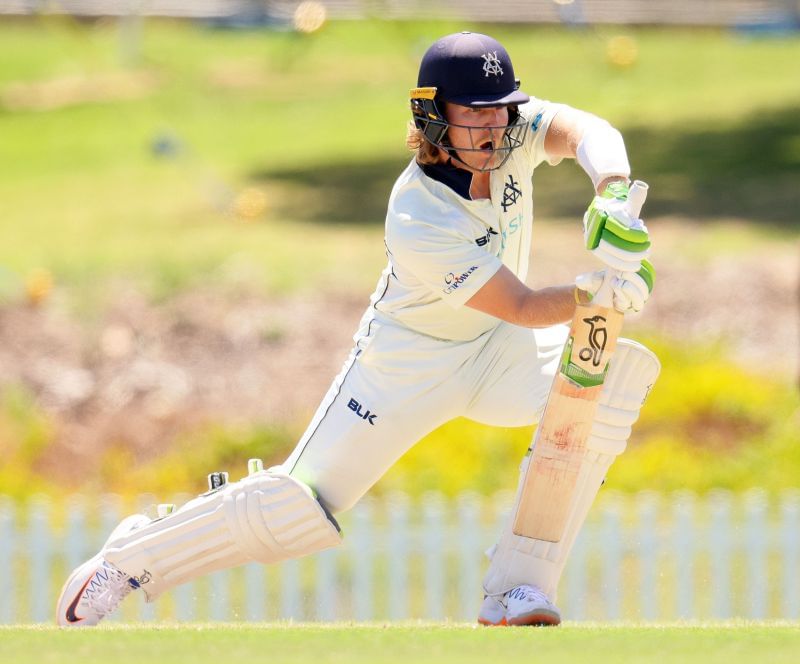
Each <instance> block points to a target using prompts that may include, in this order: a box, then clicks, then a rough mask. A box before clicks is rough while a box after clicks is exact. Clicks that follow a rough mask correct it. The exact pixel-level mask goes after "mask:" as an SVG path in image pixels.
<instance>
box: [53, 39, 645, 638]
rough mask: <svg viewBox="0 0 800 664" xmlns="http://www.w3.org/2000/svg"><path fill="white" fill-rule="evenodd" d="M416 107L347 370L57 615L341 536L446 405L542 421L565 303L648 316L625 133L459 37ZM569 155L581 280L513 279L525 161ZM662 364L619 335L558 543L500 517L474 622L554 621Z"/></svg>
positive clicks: (427, 68)
mask: <svg viewBox="0 0 800 664" xmlns="http://www.w3.org/2000/svg"><path fill="white" fill-rule="evenodd" d="M410 103H411V111H412V121H411V122H410V123H409V128H408V133H407V137H406V143H407V145H408V147H409V148H410V149H411V150H412V151H413V152H414V157H413V159H412V160H411V162H410V163H409V164H408V167H407V168H406V169H405V170H404V171H403V172H402V173H401V174H400V176H399V177H398V179H397V181H396V182H395V185H394V188H393V190H392V193H391V196H390V197H389V203H388V211H387V215H386V236H385V243H386V253H387V256H388V265H387V266H386V269H385V270H384V271H383V273H382V274H381V276H380V279H379V280H378V285H377V288H376V290H375V293H374V294H373V295H372V297H371V299H370V303H369V306H368V307H367V310H366V311H365V313H364V316H363V318H362V320H361V323H360V326H359V329H358V331H357V333H356V334H355V336H354V341H355V344H354V346H353V349H352V351H351V353H350V355H349V357H348V359H347V360H346V362H345V364H344V366H343V368H342V370H341V373H340V374H339V375H338V376H337V377H336V378H335V379H334V381H333V384H332V385H331V387H330V389H329V390H328V392H327V394H326V396H325V397H324V399H323V401H322V403H321V404H320V406H319V408H318V410H317V411H316V414H315V415H314V417H313V419H312V421H311V423H310V424H309V426H308V429H307V430H306V432H305V434H304V435H303V436H302V438H301V439H300V441H299V442H298V444H297V446H296V448H295V449H294V451H293V452H292V454H291V455H290V456H289V458H288V459H287V460H286V461H285V462H284V463H283V464H282V465H280V466H276V467H273V468H269V469H268V470H263V468H262V467H261V466H260V464H259V463H257V462H253V463H251V467H250V472H249V475H248V476H247V477H245V478H243V479H240V480H238V481H232V482H227V481H226V479H227V478H224V477H222V478H218V479H219V480H220V481H218V482H217V483H216V484H215V485H214V487H212V489H211V490H210V491H208V492H207V493H204V494H202V495H200V496H198V497H197V498H194V499H193V500H190V501H189V502H188V503H186V504H185V505H183V506H182V507H180V508H179V509H177V510H172V511H170V510H163V511H162V513H161V514H160V515H159V517H158V518H156V519H150V518H148V517H147V516H145V515H141V514H138V515H133V516H130V517H128V518H126V519H124V520H123V521H122V522H121V523H120V524H119V525H118V526H117V528H116V529H115V530H114V531H113V532H112V533H111V534H110V536H109V538H108V540H107V541H106V543H105V544H104V546H103V547H102V549H101V550H100V551H99V552H98V553H97V555H95V556H94V557H93V558H91V559H90V560H88V561H86V562H85V563H83V564H82V565H80V566H79V567H78V568H77V569H75V570H74V571H73V572H72V574H71V575H70V577H69V578H68V579H67V581H66V583H65V585H64V588H63V590H62V593H61V596H60V598H59V600H58V606H57V621H58V624H60V625H62V626H82V625H95V624H97V623H98V622H99V621H100V620H102V619H103V618H104V617H105V616H107V615H109V614H110V613H111V612H113V611H114V610H115V609H116V608H117V606H118V605H119V603H120V602H121V601H122V600H123V599H124V598H125V597H126V596H127V595H128V594H129V593H131V592H132V591H134V590H137V591H140V592H143V593H144V594H145V596H146V598H147V600H148V601H154V600H156V599H158V597H160V596H161V594H162V593H164V592H165V591H167V590H169V589H171V588H174V587H175V586H177V585H179V584H182V583H186V582H188V581H191V580H192V579H195V578H197V577H200V576H203V575H206V574H210V573H212V572H215V571H217V570H222V569H226V568H230V567H233V566H236V565H241V564H244V563H249V562H252V561H259V562H261V563H276V562H279V561H282V560H285V559H288V558H296V557H299V556H305V555H308V554H312V553H316V552H318V551H321V550H323V549H327V548H329V547H333V546H337V545H339V544H340V543H341V541H342V534H341V532H340V529H339V526H338V524H337V522H336V519H335V515H336V514H338V513H340V512H344V511H345V510H348V509H350V508H351V507H352V506H353V505H354V504H355V503H356V502H357V501H358V500H359V499H360V498H361V497H362V496H363V495H364V494H365V493H366V492H367V491H368V490H369V488H370V487H371V486H372V485H373V484H375V482H376V481H377V480H378V479H379V478H380V477H381V476H382V475H383V474H384V473H385V472H386V471H387V470H388V469H389V467H390V466H392V464H393V463H394V462H395V461H397V459H399V458H400V457H401V456H402V455H403V454H404V453H405V452H406V451H407V450H408V449H409V448H411V447H412V446H413V445H414V444H415V443H416V442H417V441H418V440H420V439H421V438H422V437H424V436H425V435H426V434H427V433H429V432H430V431H432V430H434V429H436V428H437V427H439V426H440V425H442V424H444V423H445V422H447V421H449V420H452V419H453V418H456V417H467V418H469V419H472V420H475V421H477V422H483V423H486V424H490V425H496V426H502V427H517V426H525V425H531V424H534V423H536V422H537V421H538V420H539V418H540V416H541V413H542V411H543V409H544V406H545V402H546V400H547V395H548V392H549V390H550V386H551V383H553V380H554V375H555V373H556V371H557V370H558V367H559V360H560V358H561V354H562V350H563V349H564V345H565V341H566V338H567V331H568V329H567V327H566V326H565V325H564V323H565V322H566V321H569V320H570V319H571V318H572V316H573V313H574V312H575V308H576V302H578V303H585V302H587V301H589V300H590V299H591V298H592V296H593V295H594V294H595V293H596V292H597V291H598V290H599V289H600V287H601V285H603V284H604V283H605V284H607V285H610V287H611V290H612V292H613V307H614V308H615V309H616V310H617V311H619V312H623V313H629V312H638V311H641V310H642V308H643V307H644V305H645V303H646V302H647V300H648V297H649V296H650V291H651V289H652V285H653V277H654V275H653V268H652V266H651V265H650V263H649V262H648V261H647V260H646V259H647V257H648V255H649V252H650V240H649V237H648V233H647V228H646V226H645V225H644V223H642V221H641V219H638V218H633V217H632V216H631V214H629V211H628V208H627V206H626V198H627V192H628V185H629V175H630V166H629V164H628V157H627V154H626V150H625V145H624V143H623V139H622V136H621V135H620V133H619V131H617V130H616V129H614V128H613V127H612V126H611V125H610V124H609V123H608V122H606V121H605V120H602V119H600V118H598V117H596V116H594V115H592V114H590V113H587V112H583V111H579V110H576V109H574V108H571V107H569V106H566V105H563V104H556V103H551V102H549V101H543V100H540V99H536V98H534V97H530V96H529V95H528V94H526V93H525V92H523V91H522V90H520V83H519V81H518V80H517V79H516V78H515V76H514V68H513V66H512V63H511V59H510V57H509V54H508V53H507V51H506V49H505V48H504V47H503V46H502V45H501V44H500V43H499V42H497V41H496V40H495V39H493V38H491V37H489V36H487V35H482V34H477V33H471V32H462V33H458V34H452V35H448V36H446V37H443V38H441V39H439V40H438V41H437V42H436V43H434V44H433V45H432V46H431V47H430V48H429V49H428V51H427V52H426V53H425V55H424V56H423V58H422V62H421V65H420V69H419V77H418V81H417V86H416V87H415V88H414V89H413V90H412V91H411V95H410ZM565 158H567V159H576V160H577V162H578V164H579V165H580V166H581V167H582V168H583V170H584V171H585V172H586V174H587V175H588V176H589V179H590V180H591V183H592V186H593V189H594V192H595V194H596V195H595V196H594V199H593V200H592V201H591V202H590V205H589V209H588V211H587V213H586V215H585V217H584V232H585V237H586V240H587V250H589V251H591V252H592V253H593V254H594V256H595V257H596V258H597V259H598V260H599V262H600V263H601V265H600V266H599V269H598V270H597V272H594V273H590V274H583V275H580V276H578V277H577V278H576V281H575V283H572V284H562V285H553V286H551V287H548V288H543V289H541V290H532V289H530V288H528V287H527V286H526V285H525V279H526V277H527V275H528V269H529V256H530V248H531V240H532V230H533V226H532V224H533V183H532V181H533V173H534V169H535V168H536V167H537V166H539V165H540V164H542V163H544V162H546V163H548V164H550V165H556V164H558V163H559V162H560V161H561V160H562V159H565ZM533 267H534V269H535V267H536V266H535V265H534V266H533ZM606 287H607V286H606ZM658 372H659V363H658V360H657V359H656V357H655V356H654V355H653V353H652V352H650V351H649V350H648V349H646V348H644V347H643V346H642V345H640V344H638V343H635V342H632V341H628V340H624V339H620V340H619V342H618V345H617V349H616V354H615V355H614V356H613V360H612V362H611V365H610V368H609V371H608V375H607V378H606V380H605V382H604V383H603V387H602V392H601V396H600V397H599V404H600V405H599V407H598V409H597V415H596V416H595V419H594V420H593V422H592V426H591V434H590V436H589V438H588V441H587V442H586V447H585V451H584V452H583V453H582V454H583V456H582V458H581V460H580V472H579V474H578V485H577V487H576V490H575V493H574V497H573V498H572V499H571V500H572V502H571V504H570V506H569V511H568V514H569V517H568V520H567V523H566V528H565V530H564V536H563V537H562V538H561V539H560V540H559V541H558V542H548V541H542V540H536V539H531V538H528V537H523V536H520V535H515V534H514V532H513V531H512V529H511V526H510V524H509V525H507V526H506V527H505V529H504V530H503V532H502V533H501V534H500V536H499V539H498V541H497V544H496V545H495V546H494V547H493V548H492V549H491V550H490V552H489V557H490V564H489V569H488V571H487V574H486V577H485V579H484V583H483V588H482V589H478V588H476V589H475V590H476V609H477V604H478V599H479V597H480V596H479V595H478V593H479V592H480V591H482V595H483V603H482V605H481V606H480V608H479V609H478V616H477V619H478V621H479V622H480V623H482V624H484V625H542V624H545V625H557V624H559V622H560V621H561V616H560V612H559V610H558V608H556V606H555V599H556V597H555V596H556V590H557V587H558V582H559V578H560V576H561V572H562V570H563V568H564V565H565V563H566V560H567V556H568V555H569V552H570V549H571V547H572V544H573V543H574V541H575V538H576V536H577V534H578V532H579V530H580V528H581V526H582V524H583V522H584V520H585V517H586V514H587V512H588V510H589V507H590V505H591V503H592V502H593V500H594V497H595V495H596V494H597V491H598V489H599V488H600V485H601V484H602V483H603V480H604V478H605V475H606V472H607V470H608V468H609V466H610V465H611V464H612V463H613V461H614V459H615V457H617V456H618V455H619V454H621V453H622V452H623V451H624V450H625V446H626V444H627V440H628V437H629V435H630V431H631V425H632V424H633V423H634V422H635V421H636V419H637V418H638V415H639V409H640V407H641V405H642V403H643V401H644V399H645V396H646V395H647V393H648V391H649V389H650V387H651V386H652V385H653V383H654V381H655V379H656V377H657V375H658ZM528 458H529V457H526V458H525V459H524V460H523V463H522V467H523V470H524V469H525V467H526V464H527V461H528ZM517 500H518V501H519V497H518V499H517Z"/></svg>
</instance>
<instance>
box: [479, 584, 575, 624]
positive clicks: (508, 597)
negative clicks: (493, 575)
mask: <svg viewBox="0 0 800 664" xmlns="http://www.w3.org/2000/svg"><path fill="white" fill-rule="evenodd" d="M478 622H479V623H480V624H481V625H558V624H560V623H561V613H560V612H559V610H558V608H557V607H556V605H555V604H553V603H552V602H551V601H550V600H549V599H548V597H547V595H545V594H544V593H543V592H542V591H541V590H539V589H538V588H537V587H536V586H517V587H516V588H514V589H513V590H510V591H508V592H507V593H505V594H504V595H497V596H491V595H488V596H486V597H484V599H483V604H482V605H481V611H480V613H479V614H478Z"/></svg>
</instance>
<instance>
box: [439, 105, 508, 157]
mask: <svg viewBox="0 0 800 664" xmlns="http://www.w3.org/2000/svg"><path fill="white" fill-rule="evenodd" d="M445 115H446V116H447V121H448V122H449V123H450V125H451V127H450V128H449V129H448V130H447V136H448V138H449V139H450V145H452V146H453V148H455V150H456V152H457V153H458V156H459V158H460V159H462V160H463V161H464V163H465V164H466V165H467V166H468V167H470V170H472V169H474V170H476V171H477V170H487V169H491V168H496V167H497V166H498V165H499V164H500V161H501V160H502V159H503V154H502V153H500V152H495V150H496V149H497V148H499V147H502V146H503V135H504V133H505V130H506V127H507V126H508V108H506V107H505V106H499V107H497V108H472V107H469V106H459V105H458V104H447V106H446V108H445Z"/></svg>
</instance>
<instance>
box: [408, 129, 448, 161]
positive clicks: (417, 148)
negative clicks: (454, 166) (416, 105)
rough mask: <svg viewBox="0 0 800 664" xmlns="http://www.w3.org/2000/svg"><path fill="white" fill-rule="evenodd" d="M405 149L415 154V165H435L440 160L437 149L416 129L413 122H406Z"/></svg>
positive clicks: (439, 153)
mask: <svg viewBox="0 0 800 664" xmlns="http://www.w3.org/2000/svg"><path fill="white" fill-rule="evenodd" d="M406 147H407V148H408V149H409V150H411V152H416V153H417V163H419V164H422V165H423V166H429V165H431V164H437V163H439V162H440V161H441V160H442V155H441V152H440V151H439V148H437V147H436V146H435V145H434V144H433V143H431V142H430V141H429V140H427V139H426V138H425V135H424V134H423V133H422V131H421V130H420V129H418V128H417V126H416V125H415V124H414V121H413V120H409V121H408V126H407V128H406Z"/></svg>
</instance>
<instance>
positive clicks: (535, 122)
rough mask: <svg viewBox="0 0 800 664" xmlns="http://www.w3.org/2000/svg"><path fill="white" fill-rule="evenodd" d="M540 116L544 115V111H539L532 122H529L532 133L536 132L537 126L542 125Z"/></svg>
mask: <svg viewBox="0 0 800 664" xmlns="http://www.w3.org/2000/svg"><path fill="white" fill-rule="evenodd" d="M542 115H544V111H539V112H538V113H537V114H536V116H535V117H534V118H533V121H532V122H531V129H533V131H537V130H538V129H539V126H540V125H541V124H542Z"/></svg>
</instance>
